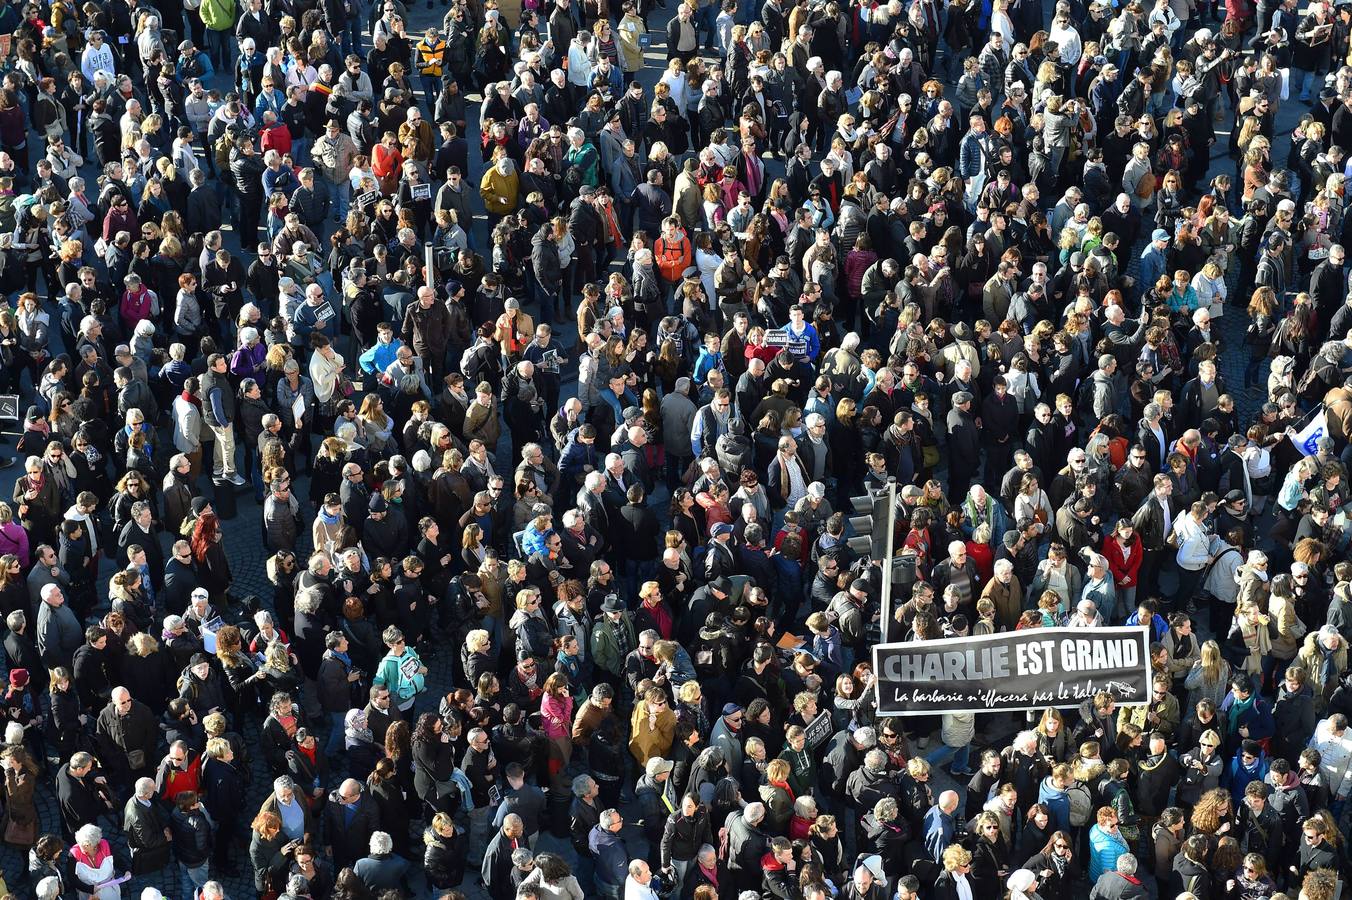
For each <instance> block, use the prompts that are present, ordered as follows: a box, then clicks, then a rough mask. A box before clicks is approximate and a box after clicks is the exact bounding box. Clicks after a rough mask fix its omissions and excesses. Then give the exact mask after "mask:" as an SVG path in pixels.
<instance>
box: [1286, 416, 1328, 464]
mask: <svg viewBox="0 0 1352 900" xmlns="http://www.w3.org/2000/svg"><path fill="white" fill-rule="evenodd" d="M1328 433H1329V420H1328V415H1327V414H1326V413H1325V412H1324V410H1323V409H1320V410H1319V412H1318V413H1316V414H1315V415H1314V417H1313V418H1311V419H1310V421H1308V422H1306V423H1305V424H1304V425H1302V426H1301V427H1300V428H1299V429H1297V430H1296V431H1295V432H1293V433H1292V434H1291V435H1290V438H1291V443H1293V444H1295V445H1296V449H1297V450H1299V451H1300V452H1301V453H1303V454H1304V455H1306V456H1314V454H1315V451H1317V450H1318V449H1319V447H1318V444H1319V439H1320V438H1321V437H1324V436H1325V435H1326V434H1328Z"/></svg>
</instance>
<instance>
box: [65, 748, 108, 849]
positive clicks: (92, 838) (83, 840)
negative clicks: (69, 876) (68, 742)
mask: <svg viewBox="0 0 1352 900" xmlns="http://www.w3.org/2000/svg"><path fill="white" fill-rule="evenodd" d="M72 761H73V760H72ZM101 840H103V829H102V828H99V826H97V825H93V824H90V825H81V826H80V828H79V830H78V831H76V832H75V843H77V844H79V845H80V846H81V847H97V846H98V845H99V841H101Z"/></svg>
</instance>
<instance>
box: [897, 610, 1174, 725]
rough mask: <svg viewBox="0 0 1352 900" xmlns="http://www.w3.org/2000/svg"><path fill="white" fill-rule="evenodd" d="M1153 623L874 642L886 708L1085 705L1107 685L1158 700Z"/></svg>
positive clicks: (1122, 694) (1119, 694)
mask: <svg viewBox="0 0 1352 900" xmlns="http://www.w3.org/2000/svg"><path fill="white" fill-rule="evenodd" d="M1149 651H1150V637H1149V629H1148V628H1147V627H1146V626H1144V625H1143V626H1140V627H1136V626H1131V627H1121V628H1029V629H1025V630H1023V631H1014V632H1005V633H1003V634H988V635H981V636H979V637H961V638H946V639H944V640H938V641H921V642H915V643H906V644H880V645H878V646H875V647H874V648H873V671H874V673H875V675H876V676H877V681H876V685H877V688H878V712H879V713H880V714H881V715H888V716H906V715H922V714H925V713H942V712H1017V711H1021V710H1030V709H1044V708H1046V707H1048V706H1058V707H1071V706H1079V705H1080V704H1081V703H1083V702H1084V701H1085V700H1088V699H1089V698H1090V697H1093V696H1094V695H1095V694H1096V693H1098V692H1099V691H1107V692H1108V693H1110V694H1112V695H1113V696H1114V697H1115V698H1117V702H1118V703H1119V704H1121V705H1124V706H1134V705H1139V704H1142V703H1147V702H1149V700H1150V652H1149Z"/></svg>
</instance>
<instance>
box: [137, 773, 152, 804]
mask: <svg viewBox="0 0 1352 900" xmlns="http://www.w3.org/2000/svg"><path fill="white" fill-rule="evenodd" d="M136 796H137V798H138V799H140V800H148V799H150V798H151V797H153V796H155V779H153V778H138V779H136Z"/></svg>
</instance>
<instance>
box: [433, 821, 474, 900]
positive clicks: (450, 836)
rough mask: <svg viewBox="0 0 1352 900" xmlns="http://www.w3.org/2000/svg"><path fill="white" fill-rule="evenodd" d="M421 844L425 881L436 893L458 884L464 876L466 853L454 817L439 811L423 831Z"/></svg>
mask: <svg viewBox="0 0 1352 900" xmlns="http://www.w3.org/2000/svg"><path fill="white" fill-rule="evenodd" d="M423 844H424V845H425V849H424V850H423V871H424V872H426V873H427V883H428V884H429V885H430V886H431V887H432V888H433V890H434V891H435V892H436V893H437V894H438V895H440V894H441V893H442V892H444V891H448V890H450V889H451V888H455V887H458V886H459V884H460V882H461V881H463V880H464V878H465V859H466V857H467V855H468V853H469V847H468V841H467V835H466V833H465V832H463V831H461V830H460V829H458V828H456V827H455V820H454V819H452V818H451V816H450V815H449V814H448V813H445V812H439V813H437V814H436V815H434V816H433V817H432V821H431V823H430V825H429V826H428V828H427V830H426V831H424V832H423Z"/></svg>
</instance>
